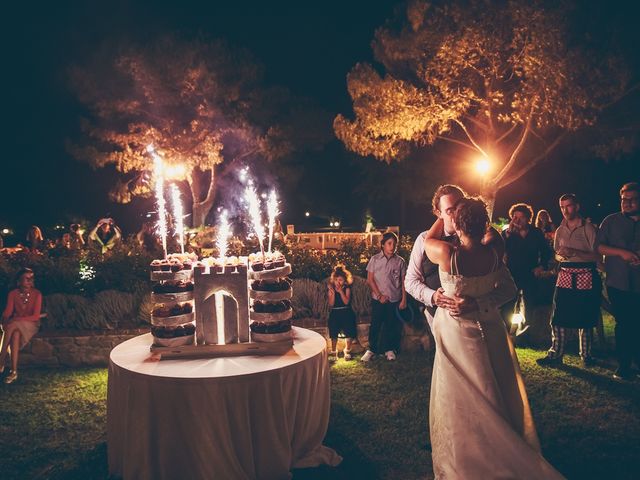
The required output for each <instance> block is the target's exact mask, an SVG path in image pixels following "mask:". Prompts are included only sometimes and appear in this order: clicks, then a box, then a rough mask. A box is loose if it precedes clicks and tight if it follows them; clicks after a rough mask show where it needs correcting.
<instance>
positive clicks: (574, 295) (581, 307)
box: [537, 193, 602, 366]
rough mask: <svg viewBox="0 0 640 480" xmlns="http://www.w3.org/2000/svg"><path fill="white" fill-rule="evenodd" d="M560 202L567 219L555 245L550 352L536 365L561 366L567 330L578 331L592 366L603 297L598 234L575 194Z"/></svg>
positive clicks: (586, 363) (586, 359)
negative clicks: (573, 329)
mask: <svg viewBox="0 0 640 480" xmlns="http://www.w3.org/2000/svg"><path fill="white" fill-rule="evenodd" d="M559 202H560V211H561V212H562V216H563V217H564V219H563V220H562V222H561V223H560V226H559V227H558V229H557V230H556V233H555V240H554V244H553V249H554V250H555V252H556V258H557V260H558V261H559V262H560V266H559V271H558V279H557V281H556V288H555V291H554V294H553V313H552V314H551V348H550V349H549V352H547V356H546V357H544V358H539V359H538V360H537V362H538V364H539V365H542V366H552V365H559V364H561V363H562V356H563V354H564V347H565V341H566V330H567V329H569V328H577V329H578V336H579V338H580V357H581V358H582V363H583V365H584V366H591V365H593V358H592V357H591V344H592V341H593V327H595V326H596V325H597V323H598V319H599V318H600V296H601V293H602V285H601V282H600V275H599V274H598V271H597V269H596V261H597V253H596V252H595V250H594V245H595V241H596V234H597V232H598V230H597V228H596V227H595V226H594V225H593V224H592V223H589V222H587V221H586V220H585V219H584V218H582V216H581V215H580V203H579V202H578V199H577V197H576V196H575V195H574V194H573V193H566V194H564V195H562V196H561V197H560V200H559Z"/></svg>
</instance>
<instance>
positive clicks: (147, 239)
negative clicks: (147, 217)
mask: <svg viewBox="0 0 640 480" xmlns="http://www.w3.org/2000/svg"><path fill="white" fill-rule="evenodd" d="M136 240H138V244H139V245H140V246H141V247H142V248H144V249H145V250H146V251H147V252H149V253H157V252H160V251H161V250H162V243H161V242H160V238H159V237H158V235H156V231H155V224H154V223H153V222H144V223H143V224H142V228H141V229H140V231H139V232H138V233H137V234H136Z"/></svg>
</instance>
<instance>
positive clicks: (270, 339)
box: [151, 253, 293, 356]
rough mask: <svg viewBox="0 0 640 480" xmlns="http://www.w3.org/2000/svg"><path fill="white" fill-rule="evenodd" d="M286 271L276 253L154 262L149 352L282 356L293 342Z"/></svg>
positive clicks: (181, 256)
mask: <svg viewBox="0 0 640 480" xmlns="http://www.w3.org/2000/svg"><path fill="white" fill-rule="evenodd" d="M290 273H291V265H290V264H289V263H286V260H285V257H284V255H282V254H281V253H269V254H252V255H251V256H249V257H225V258H222V259H220V258H205V259H203V260H202V261H198V260H197V258H196V257H195V256H194V255H192V254H174V255H169V256H168V258H167V259H166V260H154V261H153V262H152V263H151V280H153V281H155V282H157V283H156V284H155V285H154V287H153V293H152V300H153V303H154V307H153V311H152V314H151V324H152V327H151V333H152V334H153V345H152V351H155V352H159V353H162V354H173V355H171V356H180V354H184V356H195V355H198V356H200V355H206V354H211V355H212V356H215V355H224V354H225V353H226V354H229V355H242V354H278V353H283V351H286V350H288V349H289V348H290V347H291V345H292V344H293V338H292V329H291V317H292V314H293V311H292V308H291V301H290V299H291V297H292V294H293V292H292V289H291V282H290V280H289V279H288V275H289V274H290ZM259 344H262V346H261V347H259V346H258V345H259ZM198 347H206V348H198ZM172 349H173V350H172ZM243 352H246V353H243Z"/></svg>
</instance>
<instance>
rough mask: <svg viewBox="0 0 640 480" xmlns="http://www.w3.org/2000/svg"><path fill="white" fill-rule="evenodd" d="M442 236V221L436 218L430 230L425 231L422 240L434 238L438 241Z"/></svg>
mask: <svg viewBox="0 0 640 480" xmlns="http://www.w3.org/2000/svg"><path fill="white" fill-rule="evenodd" d="M442 235H444V220H442V219H441V218H437V219H436V221H435V222H433V225H431V228H430V229H429V230H427V233H426V234H425V236H424V238H425V239H428V238H434V239H436V240H440V239H441V238H442Z"/></svg>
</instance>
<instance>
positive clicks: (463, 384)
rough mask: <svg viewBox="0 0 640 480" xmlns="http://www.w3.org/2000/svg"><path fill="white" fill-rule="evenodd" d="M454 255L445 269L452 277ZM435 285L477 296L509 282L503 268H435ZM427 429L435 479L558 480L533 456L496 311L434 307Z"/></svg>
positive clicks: (534, 442) (515, 368) (518, 381)
mask: <svg viewBox="0 0 640 480" xmlns="http://www.w3.org/2000/svg"><path fill="white" fill-rule="evenodd" d="M455 257H456V255H455V254H454V257H453V261H452V270H451V271H452V272H456V271H457V269H456V268H455V267H456V265H455ZM440 280H441V282H442V287H443V289H444V291H445V293H446V295H448V296H452V295H454V294H458V295H468V296H471V297H475V298H477V297H482V296H483V295H486V294H488V293H490V292H491V291H493V290H494V289H496V288H512V289H513V292H514V295H515V292H516V290H515V285H514V284H513V280H512V279H511V275H510V274H509V271H508V270H507V269H506V267H504V266H502V267H500V268H498V269H497V270H495V271H493V272H491V273H489V274H487V275H483V276H479V277H465V276H462V275H456V274H455V273H454V274H449V273H447V272H444V271H443V270H442V269H440ZM433 334H434V337H435V340H436V356H435V363H434V366H433V377H432V381H431V401H430V409H429V424H430V425H429V428H430V435H431V445H432V458H433V470H434V473H435V476H436V478H437V479H446V480H449V479H461V480H473V479H482V480H488V479H518V480H527V479H536V480H537V479H540V480H542V479H544V480H550V479H561V478H564V477H563V476H562V475H561V474H560V473H559V472H558V471H556V470H555V469H554V468H553V467H552V466H551V465H550V464H549V463H548V462H547V461H546V460H545V459H544V458H543V457H542V455H541V454H540V445H539V442H538V437H537V434H536V430H535V426H534V423H533V418H532V417H531V410H530V409H529V402H528V399H527V394H526V391H525V388H524V383H523V381H522V376H521V374H520V368H519V365H518V360H517V357H516V354H515V350H514V348H513V345H512V343H511V340H510V339H509V336H508V335H507V331H506V327H505V324H504V322H503V320H502V317H501V316H500V313H499V311H498V309H497V308H493V309H490V308H486V309H484V310H482V311H477V312H474V313H471V314H466V315H464V316H460V317H454V316H452V315H451V314H450V313H449V312H448V311H447V310H445V309H443V308H439V309H438V310H437V312H436V315H435V317H434V321H433Z"/></svg>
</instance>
